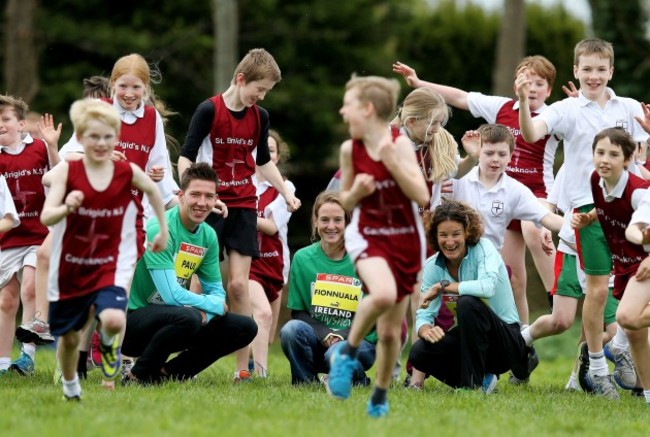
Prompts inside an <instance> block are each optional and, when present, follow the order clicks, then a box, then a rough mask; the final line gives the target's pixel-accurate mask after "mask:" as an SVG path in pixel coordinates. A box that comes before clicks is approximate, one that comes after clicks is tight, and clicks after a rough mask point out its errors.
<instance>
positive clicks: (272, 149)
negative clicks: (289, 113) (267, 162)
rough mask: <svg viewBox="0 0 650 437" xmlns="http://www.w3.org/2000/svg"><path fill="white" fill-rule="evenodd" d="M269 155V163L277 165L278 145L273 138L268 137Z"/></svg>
mask: <svg viewBox="0 0 650 437" xmlns="http://www.w3.org/2000/svg"><path fill="white" fill-rule="evenodd" d="M269 154H270V155H271V161H273V164H277V163H278V158H279V156H278V143H277V142H276V141H275V138H273V137H269Z"/></svg>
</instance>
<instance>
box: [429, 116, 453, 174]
mask: <svg viewBox="0 0 650 437" xmlns="http://www.w3.org/2000/svg"><path fill="white" fill-rule="evenodd" d="M427 149H428V153H429V156H431V176H430V177H429V180H430V181H432V182H441V181H442V180H444V179H447V178H448V177H449V175H450V174H453V173H455V172H456V171H457V170H458V163H457V162H456V156H458V143H457V142H456V140H455V139H454V136H453V135H452V134H450V133H449V131H448V130H447V129H445V128H444V127H441V128H440V129H439V130H438V132H436V133H435V134H434V135H433V139H432V140H431V141H429V142H428V143H427Z"/></svg>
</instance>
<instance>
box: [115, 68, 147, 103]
mask: <svg viewBox="0 0 650 437" xmlns="http://www.w3.org/2000/svg"><path fill="white" fill-rule="evenodd" d="M144 90H145V84H144V82H142V80H141V79H140V78H139V77H137V76H135V75H133V74H130V73H127V74H123V75H122V76H120V77H118V78H117V80H116V81H115V83H114V84H113V93H114V94H113V98H115V99H116V100H117V103H119V105H120V106H121V107H122V108H124V109H126V110H127V111H135V110H136V109H138V106H140V102H142V96H144Z"/></svg>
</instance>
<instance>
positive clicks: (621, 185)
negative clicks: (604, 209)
mask: <svg viewBox="0 0 650 437" xmlns="http://www.w3.org/2000/svg"><path fill="white" fill-rule="evenodd" d="M629 179H630V173H629V172H628V171H627V170H624V171H623V173H622V174H621V177H620V179H619V180H618V182H617V183H616V185H615V186H614V189H613V190H612V192H611V193H608V192H607V190H606V188H605V181H604V180H603V179H602V178H600V180H599V181H598V185H600V188H601V189H602V190H603V197H604V198H605V201H607V202H611V201H612V200H614V199H620V198H621V197H623V191H625V186H626V185H627V181H628V180H629Z"/></svg>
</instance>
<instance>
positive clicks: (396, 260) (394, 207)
mask: <svg viewBox="0 0 650 437" xmlns="http://www.w3.org/2000/svg"><path fill="white" fill-rule="evenodd" d="M393 138H396V135H395V133H393ZM352 165H353V168H354V173H355V174H360V173H366V174H369V175H372V176H373V177H374V178H375V187H376V188H375V191H374V192H373V193H372V194H371V195H369V196H366V197H364V198H363V199H361V201H360V202H359V204H358V205H357V206H356V207H355V209H354V211H353V213H352V222H351V223H350V224H349V225H348V227H347V228H346V230H345V246H346V249H347V251H348V253H349V254H350V257H351V258H352V259H353V260H354V261H355V262H356V261H357V260H359V259H363V258H369V257H374V256H378V257H381V258H384V259H385V260H386V261H387V262H388V264H389V266H390V267H391V271H392V273H393V276H394V277H395V280H396V281H397V286H398V301H399V300H401V299H402V298H403V297H404V296H406V295H408V294H411V293H412V292H413V285H414V284H415V282H416V279H417V278H416V277H417V274H418V272H419V271H420V269H421V267H422V262H423V261H424V251H425V245H424V230H423V227H422V220H421V219H420V215H419V213H418V206H417V204H416V203H415V202H413V201H412V200H410V199H409V198H408V197H407V196H406V195H405V194H404V193H403V192H402V190H401V189H400V187H399V186H398V185H397V182H396V181H395V179H393V176H392V175H391V174H390V172H389V171H388V170H387V169H386V167H385V166H384V164H383V163H382V162H381V161H375V160H373V159H372V158H371V157H370V156H369V155H368V152H367V151H366V147H365V145H364V144H363V142H361V141H360V140H353V141H352Z"/></svg>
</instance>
